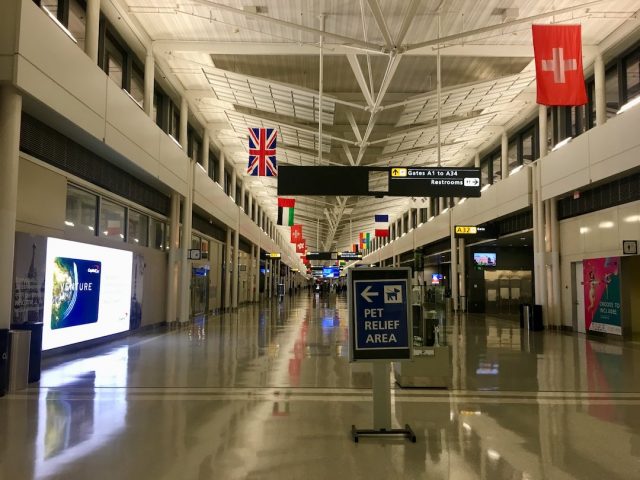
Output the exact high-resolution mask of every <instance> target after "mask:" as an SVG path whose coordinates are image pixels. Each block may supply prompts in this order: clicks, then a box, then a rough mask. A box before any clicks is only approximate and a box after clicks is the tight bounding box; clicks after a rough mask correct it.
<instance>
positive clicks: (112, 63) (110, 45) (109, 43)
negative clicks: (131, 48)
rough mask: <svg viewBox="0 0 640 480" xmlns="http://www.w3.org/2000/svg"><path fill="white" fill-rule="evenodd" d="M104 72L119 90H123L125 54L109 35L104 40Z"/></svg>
mask: <svg viewBox="0 0 640 480" xmlns="http://www.w3.org/2000/svg"><path fill="white" fill-rule="evenodd" d="M104 65H105V72H106V73H107V75H108V76H109V78H110V79H111V80H113V81H114V82H115V84H116V85H118V87H120V88H124V86H125V85H124V73H125V72H124V67H125V53H124V50H123V49H122V48H121V47H120V45H118V43H117V42H116V40H115V39H114V38H113V37H112V36H111V35H109V34H107V36H106V38H105V63H104Z"/></svg>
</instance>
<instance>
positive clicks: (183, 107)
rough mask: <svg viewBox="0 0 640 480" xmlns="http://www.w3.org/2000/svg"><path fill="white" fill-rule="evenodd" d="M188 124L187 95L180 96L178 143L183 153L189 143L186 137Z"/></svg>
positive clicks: (186, 151)
mask: <svg viewBox="0 0 640 480" xmlns="http://www.w3.org/2000/svg"><path fill="white" fill-rule="evenodd" d="M188 125H189V104H188V103H187V97H182V99H181V101H180V132H179V136H180V145H181V146H182V149H183V150H184V153H185V155H186V154H187V153H188V152H189V143H188V138H187V126H188Z"/></svg>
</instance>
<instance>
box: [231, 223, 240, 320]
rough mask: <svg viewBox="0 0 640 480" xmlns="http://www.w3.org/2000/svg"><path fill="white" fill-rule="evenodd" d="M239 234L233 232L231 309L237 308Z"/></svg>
mask: <svg viewBox="0 0 640 480" xmlns="http://www.w3.org/2000/svg"><path fill="white" fill-rule="evenodd" d="M239 250H240V233H239V232H238V230H234V231H233V260H232V261H233V271H232V273H233V274H232V276H231V308H233V309H236V308H238V278H239V272H238V270H239V266H238V264H239V261H240V251H239Z"/></svg>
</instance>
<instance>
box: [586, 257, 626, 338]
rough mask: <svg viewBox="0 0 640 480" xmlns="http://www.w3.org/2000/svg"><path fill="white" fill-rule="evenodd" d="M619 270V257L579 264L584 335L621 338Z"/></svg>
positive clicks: (590, 260) (593, 259)
mask: <svg viewBox="0 0 640 480" xmlns="http://www.w3.org/2000/svg"><path fill="white" fill-rule="evenodd" d="M619 266H620V258H619V257H607V258H590V259H586V260H583V261H582V267H583V272H584V273H583V275H584V278H583V281H584V283H583V285H584V318H585V326H586V329H587V331H591V332H605V333H612V334H615V335H622V321H621V318H620V268H619Z"/></svg>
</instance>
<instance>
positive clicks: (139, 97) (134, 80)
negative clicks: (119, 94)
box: [129, 64, 144, 107]
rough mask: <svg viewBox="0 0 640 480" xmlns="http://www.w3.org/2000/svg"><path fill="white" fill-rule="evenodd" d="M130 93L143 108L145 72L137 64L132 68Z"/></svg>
mask: <svg viewBox="0 0 640 480" xmlns="http://www.w3.org/2000/svg"><path fill="white" fill-rule="evenodd" d="M129 93H130V94H131V97H132V98H133V99H134V100H135V101H136V103H137V104H138V105H140V106H141V107H142V104H143V102H144V72H143V71H142V69H140V67H138V66H137V65H135V64H133V66H132V68H131V85H130V87H129Z"/></svg>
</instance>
